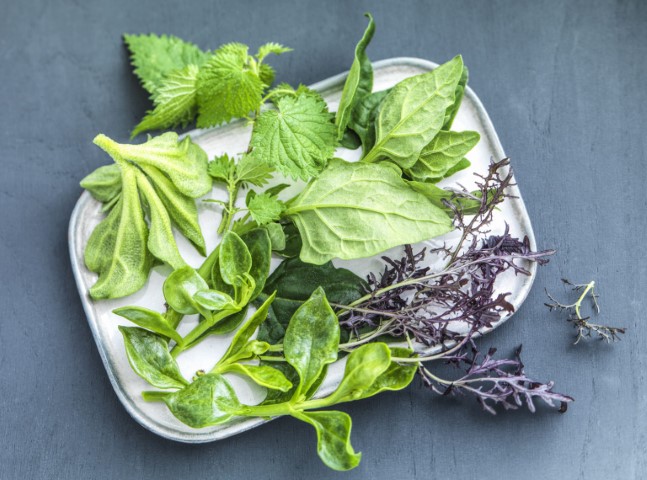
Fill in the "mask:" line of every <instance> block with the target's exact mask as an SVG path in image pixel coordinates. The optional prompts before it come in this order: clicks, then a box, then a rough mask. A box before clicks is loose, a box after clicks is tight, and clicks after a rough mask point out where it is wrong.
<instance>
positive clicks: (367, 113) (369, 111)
mask: <svg viewBox="0 0 647 480" xmlns="http://www.w3.org/2000/svg"><path fill="white" fill-rule="evenodd" d="M390 91H391V89H390V88H389V89H388V90H381V91H379V92H373V93H371V94H370V95H367V96H365V97H363V98H362V99H361V100H359V102H358V103H357V104H356V105H355V108H353V112H352V113H351V116H350V121H349V122H348V126H349V127H350V128H351V129H352V130H353V131H354V132H355V133H356V134H357V136H358V137H359V138H360V140H361V142H362V150H363V151H364V152H363V153H364V155H366V154H367V153H368V152H369V151H370V150H371V149H372V148H373V145H375V119H376V118H377V115H378V113H379V112H380V107H381V106H382V102H383V101H384V99H385V98H386V96H387V95H388V94H389V92H390Z"/></svg>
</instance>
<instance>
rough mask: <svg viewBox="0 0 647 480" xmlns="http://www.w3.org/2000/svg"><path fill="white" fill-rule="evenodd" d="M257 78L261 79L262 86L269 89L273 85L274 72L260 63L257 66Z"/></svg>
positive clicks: (265, 64)
mask: <svg viewBox="0 0 647 480" xmlns="http://www.w3.org/2000/svg"><path fill="white" fill-rule="evenodd" d="M258 78H260V79H261V82H263V85H265V86H266V87H269V86H270V85H272V84H273V83H274V79H275V78H276V71H275V70H274V69H273V68H272V67H271V66H270V65H268V64H267V63H261V64H260V65H259V66H258Z"/></svg>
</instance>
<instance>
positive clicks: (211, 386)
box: [163, 373, 241, 428]
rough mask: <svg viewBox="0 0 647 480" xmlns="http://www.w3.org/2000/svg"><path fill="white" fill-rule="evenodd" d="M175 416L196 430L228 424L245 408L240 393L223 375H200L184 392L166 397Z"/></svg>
mask: <svg viewBox="0 0 647 480" xmlns="http://www.w3.org/2000/svg"><path fill="white" fill-rule="evenodd" d="M163 400H164V403H166V405H168V408H169V410H171V413H172V414H173V415H175V418H177V419H178V420H180V421H181V422H182V423H184V424H186V425H188V426H190V427H193V428H204V427H209V426H212V425H218V424H221V423H224V422H226V421H227V420H229V419H230V418H231V417H232V416H234V415H235V414H236V412H238V411H239V410H240V409H241V404H240V402H239V401H238V397H236V392H235V391H234V389H233V388H232V387H231V385H230V384H229V382H228V381H227V380H226V379H225V377H223V376H222V375H218V374H215V373H209V374H207V375H201V376H199V377H198V378H197V379H196V380H195V381H194V382H193V383H191V384H190V385H188V386H186V387H185V388H183V389H182V390H180V391H178V392H175V393H173V394H171V395H168V396H165V397H164V398H163Z"/></svg>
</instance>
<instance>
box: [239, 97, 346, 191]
mask: <svg viewBox="0 0 647 480" xmlns="http://www.w3.org/2000/svg"><path fill="white" fill-rule="evenodd" d="M335 135H336V129H335V125H334V124H333V123H332V115H331V114H330V113H328V109H327V107H326V104H325V102H324V101H322V100H319V99H318V98H316V97H314V96H311V95H304V94H301V95H299V96H298V97H296V98H295V97H290V96H286V97H283V98H281V99H279V100H278V102H277V110H266V111H264V112H263V113H261V115H260V116H259V117H258V119H257V120H256V122H255V124H254V129H253V132H252V139H251V142H250V145H251V147H252V148H253V150H252V153H251V156H252V157H253V158H255V159H257V160H258V161H260V162H263V163H265V164H268V165H270V166H272V167H275V168H276V169H278V170H280V171H281V172H282V173H284V174H285V175H287V176H291V177H292V178H301V179H304V180H307V179H308V178H310V177H313V176H316V175H317V174H318V173H319V172H320V171H321V170H322V169H323V168H324V166H325V165H326V162H327V161H328V159H329V158H330V157H331V156H332V155H333V153H334V151H335V147H336V145H337V142H336V138H335Z"/></svg>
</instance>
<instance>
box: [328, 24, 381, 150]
mask: <svg viewBox="0 0 647 480" xmlns="http://www.w3.org/2000/svg"><path fill="white" fill-rule="evenodd" d="M365 16H366V17H368V27H367V28H366V31H365V32H364V35H363V36H362V39H361V40H360V41H359V43H358V44H357V46H356V47H355V59H354V60H353V64H352V66H351V67H350V71H349V72H348V77H347V78H346V82H345V83H344V89H343V91H342V93H341V100H340V101H339V107H338V109H337V115H336V116H335V124H336V125H337V140H338V141H341V140H342V139H343V138H344V134H345V132H346V127H347V126H348V122H349V121H350V116H351V112H352V111H353V109H354V108H355V105H356V104H357V103H358V102H359V101H360V100H361V99H362V98H363V97H365V96H367V95H369V94H370V93H371V91H372V90H373V66H372V65H371V61H370V60H369V59H368V56H367V55H366V47H367V46H368V44H369V43H370V42H371V39H372V38H373V34H374V33H375V22H373V17H372V16H371V14H370V13H366V14H365Z"/></svg>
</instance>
